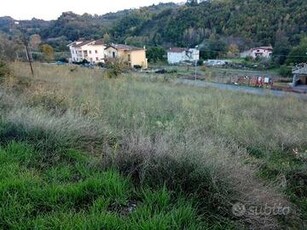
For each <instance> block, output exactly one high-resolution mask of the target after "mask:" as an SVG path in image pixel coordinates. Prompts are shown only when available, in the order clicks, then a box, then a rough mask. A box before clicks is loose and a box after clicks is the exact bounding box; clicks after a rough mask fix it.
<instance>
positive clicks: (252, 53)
mask: <svg viewBox="0 0 307 230" xmlns="http://www.w3.org/2000/svg"><path fill="white" fill-rule="evenodd" d="M272 53H273V48H272V46H261V47H255V48H252V49H250V50H248V51H244V52H242V53H241V54H240V57H242V58H245V57H252V58H254V59H255V58H257V57H262V58H270V57H271V56H272Z"/></svg>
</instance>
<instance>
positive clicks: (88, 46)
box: [68, 40, 106, 64]
mask: <svg viewBox="0 0 307 230" xmlns="http://www.w3.org/2000/svg"><path fill="white" fill-rule="evenodd" d="M68 47H69V49H70V54H71V61H72V62H81V61H83V60H87V61H88V62H90V63H92V64H95V63H99V62H104V58H105V48H106V46H105V45H104V43H103V41H102V40H89V41H85V40H79V41H75V42H73V43H70V44H69V45H68Z"/></svg>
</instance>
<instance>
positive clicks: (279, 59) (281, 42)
mask: <svg viewBox="0 0 307 230" xmlns="http://www.w3.org/2000/svg"><path fill="white" fill-rule="evenodd" d="M289 52H290V43H289V39H288V37H286V35H285V33H284V32H283V31H277V33H276V42H275V45H274V49H273V54H272V56H273V61H274V62H275V63H276V64H277V65H283V64H284V63H285V61H286V59H287V56H288V54H289Z"/></svg>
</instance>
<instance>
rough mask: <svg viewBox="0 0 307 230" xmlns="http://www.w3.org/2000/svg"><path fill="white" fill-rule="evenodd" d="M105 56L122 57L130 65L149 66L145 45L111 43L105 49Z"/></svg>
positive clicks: (111, 57) (110, 57) (145, 67)
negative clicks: (142, 46)
mask: <svg viewBox="0 0 307 230" xmlns="http://www.w3.org/2000/svg"><path fill="white" fill-rule="evenodd" d="M105 57H106V58H108V59H115V58H119V59H122V60H123V61H124V62H126V63H127V64H128V66H129V67H136V66H140V67H141V68H143V69H147V67H148V63H147V58H146V49H145V47H144V48H139V47H134V46H128V45H122V44H111V45H109V46H108V47H107V48H106V49H105Z"/></svg>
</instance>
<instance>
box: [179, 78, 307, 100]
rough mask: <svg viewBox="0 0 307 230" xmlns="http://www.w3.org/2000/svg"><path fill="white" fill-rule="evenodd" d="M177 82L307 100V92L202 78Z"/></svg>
mask: <svg viewBox="0 0 307 230" xmlns="http://www.w3.org/2000/svg"><path fill="white" fill-rule="evenodd" d="M176 82H178V83H181V84H187V85H191V86H197V87H212V88H217V89H221V90H229V91H234V92H243V93H250V94H256V95H262V96H268V95H273V96H277V97H285V96H289V95H290V96H294V97H298V98H300V99H304V100H307V94H298V93H290V92H283V91H277V90H270V89H263V88H254V87H248V86H238V85H228V84H221V83H213V82H206V81H200V80H188V79H177V80H176Z"/></svg>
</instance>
